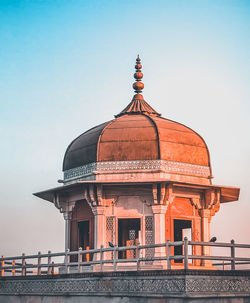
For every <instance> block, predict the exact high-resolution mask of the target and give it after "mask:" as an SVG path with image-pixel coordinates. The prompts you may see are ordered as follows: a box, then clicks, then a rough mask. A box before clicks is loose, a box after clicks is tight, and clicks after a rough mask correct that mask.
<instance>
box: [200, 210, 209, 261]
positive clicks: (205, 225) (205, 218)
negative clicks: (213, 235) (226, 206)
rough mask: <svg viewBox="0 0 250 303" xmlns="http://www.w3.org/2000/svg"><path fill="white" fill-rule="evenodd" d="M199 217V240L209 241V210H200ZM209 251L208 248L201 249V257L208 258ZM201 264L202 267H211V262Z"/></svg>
mask: <svg viewBox="0 0 250 303" xmlns="http://www.w3.org/2000/svg"><path fill="white" fill-rule="evenodd" d="M199 212H200V216H201V240H202V241H203V242H209V241H210V216H211V214H210V210H209V209H200V211H199ZM210 254H211V249H210V247H209V246H203V247H202V255H203V256H210ZM201 264H202V265H203V266H211V265H212V261H211V260H202V262H201Z"/></svg>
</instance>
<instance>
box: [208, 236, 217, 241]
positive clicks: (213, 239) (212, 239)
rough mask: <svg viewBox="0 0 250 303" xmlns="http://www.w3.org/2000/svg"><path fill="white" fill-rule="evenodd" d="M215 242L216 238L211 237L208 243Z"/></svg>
mask: <svg viewBox="0 0 250 303" xmlns="http://www.w3.org/2000/svg"><path fill="white" fill-rule="evenodd" d="M216 240H217V238H216V237H213V238H211V239H210V241H209V242H215V241H216Z"/></svg>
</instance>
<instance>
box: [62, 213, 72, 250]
mask: <svg viewBox="0 0 250 303" xmlns="http://www.w3.org/2000/svg"><path fill="white" fill-rule="evenodd" d="M63 217H64V220H65V250H67V249H70V220H71V219H72V212H71V211H66V212H64V213H63Z"/></svg>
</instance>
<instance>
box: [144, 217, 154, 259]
mask: <svg viewBox="0 0 250 303" xmlns="http://www.w3.org/2000/svg"><path fill="white" fill-rule="evenodd" d="M145 244H146V245H152V244H154V234H153V216H146V217H145ZM153 256H154V248H146V249H145V258H148V259H150V258H153ZM152 262H153V261H146V263H149V264H150V263H152Z"/></svg>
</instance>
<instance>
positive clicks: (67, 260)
mask: <svg viewBox="0 0 250 303" xmlns="http://www.w3.org/2000/svg"><path fill="white" fill-rule="evenodd" d="M68 252H69V249H66V251H65V266H66V274H69V273H70V267H69V262H70V256H69V254H68Z"/></svg>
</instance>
